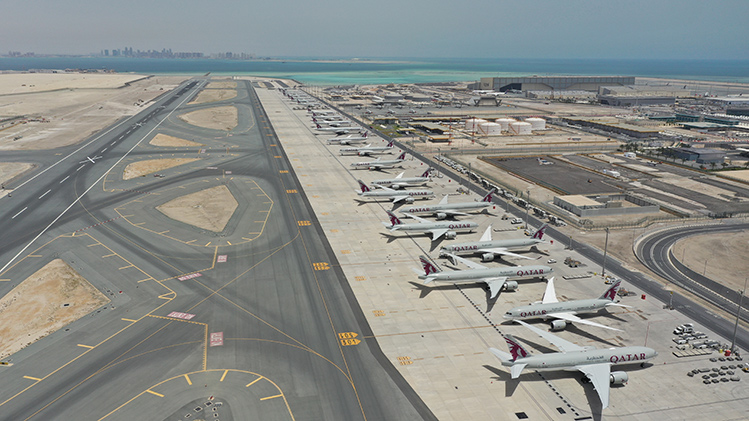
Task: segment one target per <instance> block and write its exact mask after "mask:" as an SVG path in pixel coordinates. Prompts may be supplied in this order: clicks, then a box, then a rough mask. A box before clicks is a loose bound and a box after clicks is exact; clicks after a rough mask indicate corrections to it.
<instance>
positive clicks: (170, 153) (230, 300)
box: [0, 80, 434, 420]
mask: <svg viewBox="0 0 749 421" xmlns="http://www.w3.org/2000/svg"><path fill="white" fill-rule="evenodd" d="M195 82H197V83H195V84H185V85H183V89H178V90H176V91H175V92H174V93H172V94H169V95H166V96H164V97H163V98H161V99H160V100H159V102H157V103H156V104H155V105H154V106H152V107H150V108H149V109H148V110H145V111H144V112H143V113H141V114H139V115H138V116H135V117H133V118H131V119H129V120H127V121H125V122H122V123H120V124H118V125H115V126H113V127H112V128H110V129H111V130H109V131H108V132H105V133H103V134H102V135H100V136H98V137H94V138H92V139H90V140H89V141H87V142H88V143H85V145H87V146H85V147H83V148H81V149H80V150H76V148H68V149H65V150H63V151H53V152H54V153H62V155H53V154H40V157H39V158H38V159H37V160H36V162H39V163H40V170H44V169H47V171H46V172H44V173H43V174H42V175H40V176H38V177H37V178H35V179H33V180H32V181H30V182H27V183H26V182H25V181H24V180H19V181H18V182H17V183H16V184H15V185H14V187H17V190H15V191H14V192H13V196H12V198H4V199H1V200H2V202H0V241H2V244H3V247H2V249H0V264H3V265H5V264H6V263H9V264H8V265H7V268H6V269H5V270H4V271H0V274H1V275H2V278H6V279H11V281H10V282H3V283H0V288H2V289H3V291H2V292H3V293H6V292H7V291H8V290H9V289H10V288H11V287H12V285H14V284H16V283H17V281H20V280H22V279H25V278H26V277H27V276H29V275H30V274H31V273H33V272H34V271H36V270H38V269H39V268H40V267H41V266H43V265H44V264H46V263H47V262H48V261H50V260H52V259H54V258H62V259H63V260H65V261H66V262H67V263H68V264H70V265H71V266H72V267H73V268H74V269H76V271H78V272H79V273H80V274H81V275H82V276H83V277H85V278H86V279H88V280H89V281H90V282H92V283H93V284H94V285H95V286H96V287H98V288H99V289H100V290H102V291H103V292H105V293H106V294H107V296H108V297H109V298H110V299H111V302H110V303H108V304H107V305H105V306H104V307H102V308H101V309H99V310H97V311H96V312H94V313H92V314H91V315H89V316H86V317H84V318H82V319H80V320H78V321H76V322H74V323H72V324H70V325H68V326H66V328H65V329H63V330H60V331H58V332H55V333H52V334H51V335H49V336H47V337H45V338H43V339H41V340H40V341H39V342H37V343H35V344H33V345H31V346H29V347H27V348H26V349H24V350H22V351H20V352H18V353H16V354H14V355H13V356H12V357H11V359H12V363H13V366H11V367H6V368H3V369H2V370H0V380H1V381H2V382H3V384H4V385H5V386H4V387H3V388H2V390H0V413H1V414H2V415H0V419H8V420H25V419H40V420H41V419H76V418H78V419H128V420H131V419H173V418H179V419H184V418H183V417H184V415H185V414H183V412H184V411H188V408H190V407H192V405H196V406H195V407H192V412H189V411H188V412H189V413H191V414H192V416H193V417H197V416H199V415H200V414H202V411H206V412H208V411H213V408H217V411H215V412H216V413H217V414H218V413H220V414H221V418H220V419H222V420H223V419H238V420H239V419H255V418H261V419H278V420H288V419H296V420H304V419H325V420H336V419H340V420H357V419H359V420H361V419H371V420H372V419H376V420H380V419H388V420H390V419H393V420H394V419H404V420H405V419H409V420H410V419H434V416H433V415H432V414H431V412H430V411H429V409H428V408H426V406H425V405H424V404H423V402H422V401H421V399H420V398H419V397H418V396H417V395H416V394H415V393H414V392H413V390H411V388H410V387H409V386H408V384H407V383H406V382H405V380H404V379H403V378H402V377H401V376H400V374H399V373H398V371H397V370H396V369H395V368H394V367H393V366H392V363H391V362H390V361H388V360H387V359H386V358H385V357H384V355H383V354H382V352H381V351H380V350H379V347H378V345H377V343H376V341H375V339H366V340H363V341H361V342H359V339H357V338H361V337H364V336H368V337H372V336H373V335H372V332H371V331H370V328H369V326H368V324H367V322H366V319H365V317H364V316H363V314H362V313H361V309H360V308H359V307H358V304H357V302H356V299H355V297H354V295H353V293H352V291H351V290H350V288H349V285H348V283H347V281H346V279H345V278H344V276H343V273H342V271H341V270H340V265H339V264H338V263H337V262H336V260H335V255H334V253H333V252H332V250H331V248H330V246H329V244H328V243H327V241H326V239H325V237H324V235H323V232H322V230H321V228H320V225H319V224H318V223H317V220H316V217H315V215H314V213H313V212H312V211H311V207H310V206H309V203H308V201H307V200H306V197H305V196H304V193H303V190H302V188H301V184H300V183H299V181H298V180H297V179H296V177H295V176H294V173H293V170H292V169H291V168H292V167H291V165H290V163H289V160H288V158H287V157H286V156H285V154H284V152H283V149H282V148H281V146H282V145H281V144H280V142H279V140H278V139H277V137H276V136H275V133H274V131H273V128H272V127H271V126H270V124H269V123H268V120H267V117H266V116H265V113H264V111H263V110H262V107H261V106H260V104H259V102H258V100H257V97H256V96H255V94H254V90H253V89H252V87H251V85H250V83H249V82H238V83H239V87H238V89H237V91H238V95H237V97H235V98H232V99H229V100H225V101H221V102H216V103H210V104H188V103H187V101H188V100H189V99H190V98H192V97H193V95H194V93H195V92H196V91H197V90H198V89H199V88H200V87H202V86H203V83H204V81H202V80H199V81H195ZM219 105H233V106H235V107H236V108H237V110H238V125H237V127H235V128H233V129H232V130H230V131H224V130H213V129H206V128H199V127H195V126H190V125H188V124H186V123H184V122H183V121H181V120H179V119H178V118H176V117H177V115H178V114H181V113H184V112H188V111H196V110H201V109H206V108H211V107H215V106H219ZM176 110H178V111H176ZM136 122H139V123H140V124H139V125H136ZM157 132H158V133H164V134H169V135H173V136H178V137H182V138H185V139H189V140H195V141H197V142H199V143H201V144H202V146H198V147H180V148H160V147H155V146H152V145H150V144H149V143H148V141H149V140H150V139H151V138H152V137H153V135H154V134H155V133H157ZM105 149H106V150H105ZM17 155H18V156H22V155H23V154H22V153H19V154H17ZM44 155H48V156H47V157H45V156H44ZM67 155H70V156H69V157H67V158H66V159H65V160H64V161H62V162H60V163H58V164H57V165H54V166H53V164H54V163H55V162H57V161H56V160H54V159H49V156H56V157H58V159H59V157H66V156H67ZM18 156H16V157H4V158H5V159H9V160H13V159H14V158H18ZM98 156H101V158H96V157H98ZM23 157H24V158H32V157H34V155H25V156H23ZM87 157H89V158H92V159H94V162H93V163H92V162H90V161H88V159H87ZM167 157H168V158H198V161H194V162H189V163H186V164H183V165H180V166H178V167H174V168H171V169H166V170H163V171H160V173H162V174H163V175H164V177H163V178H157V177H151V176H149V177H141V178H137V179H134V180H123V179H122V176H121V175H122V173H123V170H124V167H125V166H126V165H127V164H129V163H132V162H135V161H139V160H143V159H158V158H167ZM86 161H88V162H86ZM81 166H82V167H81ZM79 168H80V169H79ZM110 169H111V171H110ZM32 176H33V174H32ZM66 177H67V178H66ZM24 183H25V184H24ZM213 187H220V188H226V189H228V190H229V191H230V192H231V193H232V195H233V196H234V198H235V199H236V201H237V210H236V211H235V213H234V216H232V218H231V219H229V221H228V223H227V226H226V228H224V229H223V230H222V231H218V232H213V231H210V230H207V229H200V228H197V227H194V226H192V225H188V224H185V223H181V222H177V221H174V220H172V219H169V218H167V217H166V216H164V215H163V214H161V212H159V211H158V210H156V207H157V206H158V205H160V204H163V203H165V202H168V201H169V200H171V199H174V198H177V197H181V196H184V195H185V194H189V193H194V192H198V191H201V190H204V189H206V188H213ZM47 190H50V192H49V193H46V194H45V192H46V191H47ZM84 192H85V195H84ZM40 196H43V197H41V198H40ZM63 211H65V212H64V213H62V212H63ZM19 212H20V214H18V213H19ZM16 214H17V215H16ZM14 215H16V218H12V217H13V216H14ZM16 256H17V257H16ZM36 256H38V257H36ZM174 312H178V313H179V314H176V313H174ZM189 315H193V316H192V317H190V316H189ZM182 317H189V319H184V318H182ZM211 339H213V344H214V345H215V346H211ZM219 339H220V340H219ZM219 342H220V344H219ZM211 398H212V399H211ZM200 402H203V403H202V404H199V403H200ZM219 402H221V403H222V404H223V405H221V406H219V405H217V404H218V403H219ZM206 403H207V404H208V405H207V406H206Z"/></svg>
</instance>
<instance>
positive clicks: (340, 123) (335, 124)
mask: <svg viewBox="0 0 749 421" xmlns="http://www.w3.org/2000/svg"><path fill="white" fill-rule="evenodd" d="M312 121H313V122H314V123H315V124H319V125H321V126H322V125H323V124H324V125H326V126H328V127H341V126H343V125H344V124H346V125H348V124H351V122H350V121H348V120H318V119H316V118H312Z"/></svg>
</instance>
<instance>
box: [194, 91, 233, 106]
mask: <svg viewBox="0 0 749 421" xmlns="http://www.w3.org/2000/svg"><path fill="white" fill-rule="evenodd" d="M236 96H237V91H235V90H234V89H204V90H202V91H200V93H199V94H198V96H197V97H196V98H195V99H194V100H192V101H191V102H190V104H203V103H206V102H215V101H223V100H225V99H231V98H234V97H236Z"/></svg>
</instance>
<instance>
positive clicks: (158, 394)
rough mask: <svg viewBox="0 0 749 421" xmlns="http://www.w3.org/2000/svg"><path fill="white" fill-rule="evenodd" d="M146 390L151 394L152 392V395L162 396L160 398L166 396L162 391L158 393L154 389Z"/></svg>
mask: <svg viewBox="0 0 749 421" xmlns="http://www.w3.org/2000/svg"><path fill="white" fill-rule="evenodd" d="M146 392H148V393H150V394H152V395H156V396H158V397H160V398H163V397H164V395H162V394H161V393H156V392H154V391H153V390H151V389H148V390H146Z"/></svg>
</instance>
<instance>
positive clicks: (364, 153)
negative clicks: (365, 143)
mask: <svg viewBox="0 0 749 421" xmlns="http://www.w3.org/2000/svg"><path fill="white" fill-rule="evenodd" d="M357 154H358V155H359V156H367V153H366V152H358V153H357Z"/></svg>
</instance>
